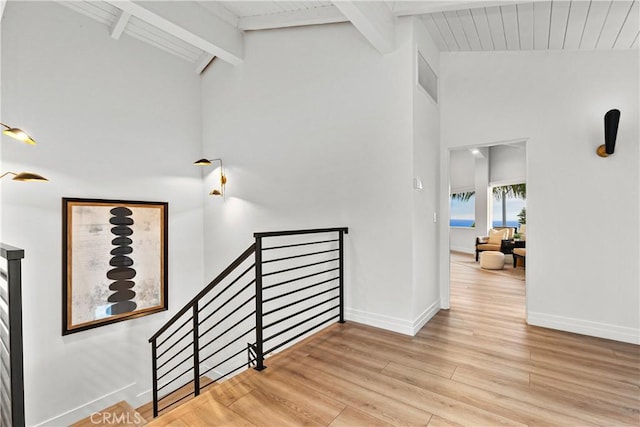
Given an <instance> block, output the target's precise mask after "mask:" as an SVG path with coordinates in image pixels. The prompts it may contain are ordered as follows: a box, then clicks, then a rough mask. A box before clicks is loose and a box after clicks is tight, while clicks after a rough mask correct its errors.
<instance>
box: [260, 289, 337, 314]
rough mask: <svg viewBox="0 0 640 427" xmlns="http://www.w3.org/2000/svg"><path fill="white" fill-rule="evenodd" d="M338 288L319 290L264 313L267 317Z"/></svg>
mask: <svg viewBox="0 0 640 427" xmlns="http://www.w3.org/2000/svg"><path fill="white" fill-rule="evenodd" d="M338 288H339V286H336V287H335V288H331V289H327V290H324V291H322V292H318V293H317V294H313V295H309V296H308V297H304V298H302V299H299V300H296V301H294V302H290V303H289V304H285V305H281V306H279V307H277V308H274V309H273V310H271V311H268V312H266V313H265V314H264V316H265V317H266V316H268V315H271V314H273V313H277V312H278V311H280V310H284V309H285V308H289V307H292V306H294V305H296V304H300V303H301V302H305V301H308V300H310V299H312V298H315V297H318V296H320V295H322V294H326V293H328V292H331V291H335V290H336V289H338ZM338 296H339V295H338Z"/></svg>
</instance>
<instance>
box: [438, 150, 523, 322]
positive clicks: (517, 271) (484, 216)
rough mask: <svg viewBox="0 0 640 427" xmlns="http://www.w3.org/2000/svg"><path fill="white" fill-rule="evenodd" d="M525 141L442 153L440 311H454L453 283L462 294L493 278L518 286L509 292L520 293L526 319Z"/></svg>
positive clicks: (489, 281)
mask: <svg viewBox="0 0 640 427" xmlns="http://www.w3.org/2000/svg"><path fill="white" fill-rule="evenodd" d="M526 141H527V140H526V138H523V139H519V140H513V141H503V142H495V143H491V144H483V145H474V146H466V147H460V148H452V149H450V150H448V152H447V153H446V155H447V156H448V159H447V162H446V163H445V164H446V165H448V168H447V171H446V176H444V178H445V179H446V183H447V184H448V188H447V189H446V195H445V196H444V197H447V199H448V200H447V203H446V204H445V206H447V209H446V211H447V212H446V215H445V216H444V218H445V221H443V224H442V228H441V231H442V232H443V235H444V236H445V238H444V239H443V240H442V242H443V246H445V248H443V253H442V255H443V261H444V262H443V264H442V265H441V266H442V267H443V269H444V271H446V275H443V277H442V279H443V283H444V285H443V288H442V289H441V295H442V307H443V308H449V307H450V306H451V304H453V305H454V306H455V304H454V303H452V300H451V294H452V283H453V284H459V282H460V279H461V280H462V281H463V282H465V283H466V285H465V286H463V288H464V289H467V290H473V291H474V292H475V291H478V289H472V288H471V286H473V281H478V282H482V283H484V284H485V285H486V284H487V283H492V278H494V279H495V281H496V282H500V280H501V278H503V279H502V280H503V282H504V281H506V280H508V281H510V282H511V283H518V284H514V285H513V286H514V289H513V292H515V293H516V294H517V293H518V292H519V291H521V293H522V295H521V297H522V304H521V307H520V308H521V310H522V317H521V318H522V320H525V319H526V305H527V304H526V276H527V274H528V273H527V268H528V266H527V265H526V239H527V230H526V214H527V208H526V186H527V167H526V166H527V155H526V153H527V142H526ZM444 197H443V199H444ZM443 202H444V200H443ZM443 214H444V213H443ZM503 233H504V234H503ZM514 253H516V255H515V256H514ZM476 257H477V259H476ZM482 258H484V260H483V259H482ZM463 276H464V277H463ZM514 281H515V282H514ZM498 288H499V287H498ZM495 291H496V289H493V291H492V292H495ZM492 298H495V295H493V296H492ZM452 308H454V307H452ZM518 311H520V310H518Z"/></svg>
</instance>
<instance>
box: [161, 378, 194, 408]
mask: <svg viewBox="0 0 640 427" xmlns="http://www.w3.org/2000/svg"><path fill="white" fill-rule="evenodd" d="M185 385H186V384H185ZM176 391H177V390H176ZM172 393H175V391H172V392H171V393H169V394H167V395H166V396H162V397H161V398H160V399H158V403H160V401H161V400H162V399H166V398H167V397H169V396H171V394H172ZM195 394H196V392H195V391H192V392H191V393H189V394H187V395H186V396H182V397H181V398H180V399H178V400H176V401H175V402H171V403H169V404H168V405H167V406H165V407H164V408H162V409H158V412H160V411H164V410H165V409H169V408H171V407H172V406H173V405H175V404H176V403H180V402H182V401H183V400H185V399H187V398H189V397H191V396H193V395H195Z"/></svg>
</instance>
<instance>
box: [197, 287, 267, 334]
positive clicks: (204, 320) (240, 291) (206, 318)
mask: <svg viewBox="0 0 640 427" xmlns="http://www.w3.org/2000/svg"><path fill="white" fill-rule="evenodd" d="M255 282H256V281H255V279H254V280H252V281H250V282H249V283H247V284H246V285H245V287H244V288H242V289H240V290H239V291H238V292H236V293H235V294H233V295H232V296H231V297H230V298H229V299H228V300H226V301H225V302H224V303H222V305H221V306H220V307H218V308H216V309H215V310H213V311H212V312H211V313H209V314H208V315H207V316H206V317H205V318H204V319H202V320H201V321H200V323H199V325H202V324H203V323H204V322H206V321H207V320H209V319H210V318H211V316H213V315H214V314H216V313H217V312H219V311H220V310H222V308H223V307H224V306H226V305H227V304H229V303H230V302H231V301H233V300H234V298H235V297H237V296H238V295H240V294H241V293H242V292H244V291H246V290H247V288H248V287H249V286H251V285H253V284H254V283H255ZM254 296H255V295H254ZM235 311H237V309H236V310H234V311H233V312H235Z"/></svg>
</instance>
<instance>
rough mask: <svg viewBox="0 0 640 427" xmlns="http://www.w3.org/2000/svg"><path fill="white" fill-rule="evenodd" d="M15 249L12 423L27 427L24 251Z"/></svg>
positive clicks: (10, 264)
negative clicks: (24, 355)
mask: <svg viewBox="0 0 640 427" xmlns="http://www.w3.org/2000/svg"><path fill="white" fill-rule="evenodd" d="M13 249H14V250H12V251H10V252H8V253H7V276H8V277H7V289H8V292H9V307H8V312H9V347H10V352H11V353H10V356H9V358H10V366H11V380H10V383H11V422H12V425H13V426H14V427H22V426H24V425H25V419H24V418H25V416H24V364H23V360H22V349H23V343H22V258H24V251H23V250H22V249H17V248H13Z"/></svg>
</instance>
